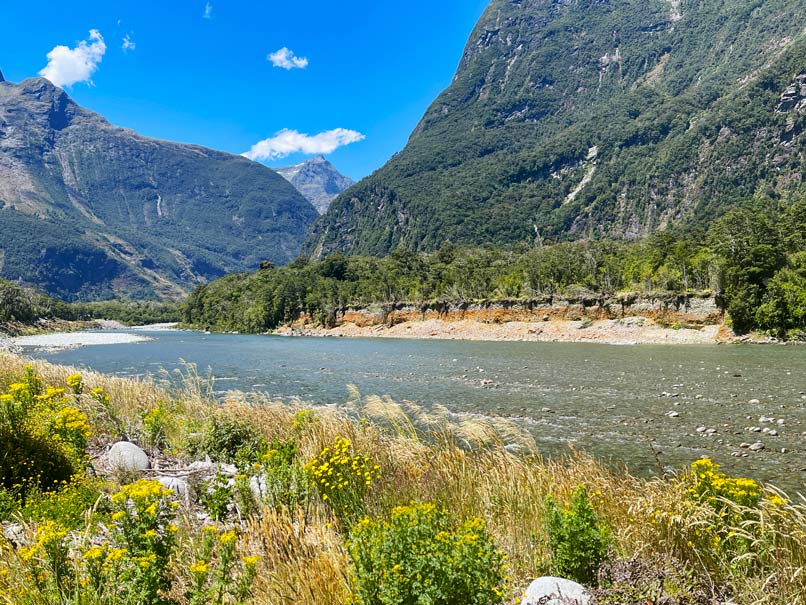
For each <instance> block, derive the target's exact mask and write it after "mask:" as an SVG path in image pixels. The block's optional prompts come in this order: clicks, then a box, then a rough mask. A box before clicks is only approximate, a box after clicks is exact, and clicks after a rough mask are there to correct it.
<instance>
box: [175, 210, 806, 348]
mask: <svg viewBox="0 0 806 605" xmlns="http://www.w3.org/2000/svg"><path fill="white" fill-rule="evenodd" d="M803 233H806V202H803V201H800V202H797V203H794V204H791V205H789V204H773V203H771V202H768V203H763V204H762V203H759V204H748V205H745V206H742V207H738V208H734V209H732V210H730V211H728V212H727V213H726V214H725V215H724V216H722V217H721V218H720V219H718V220H716V221H715V222H714V223H713V224H712V226H711V227H710V229H708V231H695V232H690V233H682V234H674V233H667V232H663V233H657V234H655V235H654V236H652V237H650V238H648V239H646V240H642V241H638V242H633V243H627V242H623V241H612V240H604V241H586V242H565V243H560V244H555V245H543V246H535V247H532V246H517V247H514V248H510V249H503V248H493V249H478V248H466V249H459V248H456V247H454V246H453V245H451V244H445V245H443V246H442V247H441V249H440V250H438V251H437V252H434V253H421V254H414V253H412V252H408V251H407V250H405V249H403V248H397V249H396V250H394V251H393V252H392V253H391V254H389V255H388V256H387V257H385V258H380V259H379V258H372V257H362V256H344V255H342V254H338V253H337V254H333V255H331V256H329V257H328V258H326V259H325V260H323V261H319V262H309V261H307V260H306V259H304V258H301V259H298V260H297V261H295V262H294V263H292V264H291V265H289V266H287V267H283V268H275V267H272V266H265V267H264V269H262V270H261V271H259V272H257V273H255V274H251V275H246V274H236V275H229V276H227V277H224V278H222V279H220V280H216V281H214V282H212V283H210V284H207V285H204V286H200V287H199V288H198V289H197V290H196V291H195V292H194V293H193V294H192V295H191V296H190V297H189V298H188V299H187V301H186V302H185V303H184V306H183V308H182V315H183V321H184V322H185V323H187V324H189V325H192V326H196V327H201V328H207V329H216V330H238V331H242V332H261V331H266V330H270V329H273V328H276V327H278V326H280V325H282V324H285V323H289V322H293V321H295V320H297V319H298V318H299V317H300V316H301V315H302V314H306V315H307V316H308V317H309V318H311V319H312V320H313V321H315V322H318V323H320V324H322V325H331V324H333V322H335V319H336V314H337V312H339V311H341V310H343V309H344V308H346V307H349V306H362V305H372V304H392V303H398V302H407V303H412V304H415V305H416V304H437V305H438V304H439V303H443V302H454V303H462V302H470V301H474V300H507V299H522V300H525V299H534V298H544V297H551V296H554V295H559V294H561V295H570V296H578V297H586V296H587V297H589V298H596V297H598V296H599V295H602V294H611V293H616V292H644V293H655V292H675V293H686V292H710V293H712V294H713V295H714V296H716V297H717V301H718V302H719V304H720V305H721V306H722V307H723V308H724V309H726V310H727V312H728V315H729V318H730V321H731V322H732V325H733V327H734V329H735V330H736V331H737V332H738V333H746V332H748V331H751V330H763V331H766V332H768V333H770V334H774V335H776V336H781V337H785V336H787V335H788V336H791V337H800V336H801V335H802V334H803V333H804V332H806V313H805V312H804V308H806V307H804V305H803V301H804V300H806V256H804V253H805V251H806V242H805V241H804V239H803V237H802V235H801V234H803Z"/></svg>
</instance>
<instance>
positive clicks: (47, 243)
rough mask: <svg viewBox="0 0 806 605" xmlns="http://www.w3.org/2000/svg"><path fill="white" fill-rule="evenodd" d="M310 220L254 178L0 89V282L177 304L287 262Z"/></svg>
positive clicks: (64, 98)
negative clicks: (198, 290) (226, 280)
mask: <svg viewBox="0 0 806 605" xmlns="http://www.w3.org/2000/svg"><path fill="white" fill-rule="evenodd" d="M315 218H316V211H315V210H314V208H313V206H311V204H310V203H309V202H308V201H307V200H305V199H304V198H303V197H302V196H301V195H300V194H299V193H298V192H297V191H296V190H295V189H294V188H293V187H292V186H291V185H290V184H289V183H287V182H286V181H285V180H284V179H283V178H281V177H280V176H279V175H277V174H276V173H274V172H273V171H272V170H270V169H268V168H266V167H265V166H262V165H260V164H257V163H255V162H251V161H249V160H247V159H245V158H242V157H240V156H234V155H230V154H226V153H222V152H218V151H212V150H210V149H205V148H203V147H198V146H194V145H182V144H178V143H170V142H166V141H158V140H154V139H148V138H145V137H142V136H140V135H138V134H136V133H134V132H132V131H130V130H126V129H123V128H118V127H115V126H112V125H111V124H109V123H108V122H107V121H106V120H104V119H103V118H102V117H100V116H99V115H97V114H95V113H92V112H90V111H88V110H86V109H83V108H81V107H79V106H78V105H77V104H76V103H74V102H73V101H72V100H71V99H70V98H69V97H68V95H67V94H66V93H65V92H64V91H63V90H61V89H59V88H56V87H54V86H53V85H52V84H51V83H50V82H48V81H47V80H44V79H41V78H36V79H29V80H25V81H24V82H22V83H20V84H18V85H17V84H12V83H9V82H2V83H0V277H4V278H6V279H10V280H16V281H21V282H25V283H29V284H32V285H35V286H38V287H40V288H43V289H44V290H46V291H47V292H48V293H50V294H53V295H57V296H61V297H64V298H67V299H74V298H94V297H95V298H97V297H107V296H111V295H115V294H127V295H132V296H154V295H158V296H163V297H179V296H182V295H183V294H184V293H186V292H187V291H188V290H189V289H191V288H192V287H193V286H195V285H197V284H198V283H201V282H203V281H206V280H208V279H211V278H215V277H218V276H220V275H223V274H224V273H229V272H233V271H243V270H248V269H252V268H256V267H257V266H258V265H259V264H260V261H262V260H270V261H272V262H274V263H277V264H281V263H285V262H288V261H289V260H291V259H293V258H295V257H296V255H297V254H298V253H299V250H300V246H301V244H302V241H303V238H304V235H305V231H306V229H307V228H308V226H309V225H310V224H311V222H312V221H313V220H314V219H315Z"/></svg>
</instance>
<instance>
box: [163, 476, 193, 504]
mask: <svg viewBox="0 0 806 605" xmlns="http://www.w3.org/2000/svg"><path fill="white" fill-rule="evenodd" d="M157 481H159V482H160V483H161V484H162V485H163V487H167V488H168V489H172V490H173V492H174V494H175V495H176V497H177V498H179V499H180V500H184V502H185V503H189V502H190V484H189V483H188V482H187V481H186V480H185V479H182V478H181V477H169V476H160V477H157Z"/></svg>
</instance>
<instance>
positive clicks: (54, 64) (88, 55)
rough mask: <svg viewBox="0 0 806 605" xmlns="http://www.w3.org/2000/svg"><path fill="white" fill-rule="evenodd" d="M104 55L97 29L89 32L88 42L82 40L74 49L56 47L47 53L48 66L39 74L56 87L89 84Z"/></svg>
mask: <svg viewBox="0 0 806 605" xmlns="http://www.w3.org/2000/svg"><path fill="white" fill-rule="evenodd" d="M104 53H106V43H105V42H104V38H103V36H102V35H101V32H99V31H98V30H97V29H93V30H90V37H89V40H82V41H81V42H79V43H78V45H77V46H76V47H75V48H69V47H67V46H57V47H55V48H54V49H53V50H52V51H50V52H49V53H48V64H47V65H46V66H45V67H44V69H42V71H40V72H39V75H40V76H42V77H43V78H47V79H48V80H50V81H51V82H53V84H54V85H56V86H72V85H73V84H76V83H78V82H90V83H92V81H91V80H90V78H91V77H92V74H94V73H95V72H96V71H97V70H98V64H99V63H100V62H101V60H102V59H103V58H104Z"/></svg>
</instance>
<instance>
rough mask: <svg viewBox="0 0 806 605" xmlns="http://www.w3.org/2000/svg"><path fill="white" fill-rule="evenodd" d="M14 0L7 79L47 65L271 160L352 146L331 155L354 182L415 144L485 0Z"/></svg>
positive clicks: (116, 119) (113, 107) (129, 106)
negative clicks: (43, 0) (412, 138)
mask: <svg viewBox="0 0 806 605" xmlns="http://www.w3.org/2000/svg"><path fill="white" fill-rule="evenodd" d="M4 4H5V5H6V6H4V7H3V11H2V12H3V22H4V23H3V25H4V27H3V36H1V37H0V69H2V71H3V73H4V75H5V77H6V79H7V80H10V81H14V82H18V81H21V80H23V79H25V78H28V77H33V76H36V75H37V74H38V73H40V71H42V70H43V69H47V71H45V72H44V73H45V74H46V75H48V76H49V77H51V79H55V80H62V81H69V80H79V81H77V82H75V83H73V84H72V85H68V84H66V83H65V84H64V88H65V89H66V90H67V91H68V92H69V93H70V94H71V96H72V97H73V98H74V99H75V100H76V101H77V102H78V103H80V104H81V105H84V106H85V107H88V108H90V109H92V110H94V111H97V112H99V113H101V114H102V115H104V116H105V117H106V118H108V119H109V121H111V122H112V123H114V124H118V125H120V126H125V127H128V128H132V129H134V130H137V131H138V132H140V133H142V134H144V135H147V136H153V137H158V138H163V139H169V140H175V141H181V142H187V143H196V144H200V145H205V146H208V147H213V148H215V149H222V150H224V151H229V152H232V153H243V152H247V151H249V150H251V149H252V148H253V146H254V145H256V144H258V143H259V142H260V141H265V142H264V143H263V144H261V145H260V146H259V147H257V148H255V153H254V157H260V158H265V159H264V161H265V162H266V163H267V164H268V165H270V166H273V167H278V166H282V165H287V164H292V163H296V162H298V161H302V160H304V159H305V158H306V157H310V155H306V154H305V153H302V152H293V150H295V149H305V150H308V151H309V152H311V153H313V152H315V151H316V150H321V149H329V148H331V147H333V146H335V145H339V144H341V145H343V146H341V147H338V148H337V149H336V150H335V151H334V152H332V153H331V154H329V155H328V158H329V159H330V160H331V161H332V162H333V163H334V164H335V165H336V166H337V167H338V168H339V169H340V170H341V171H342V172H344V173H345V174H347V175H348V176H350V177H352V178H354V179H357V178H360V177H363V176H365V175H367V174H369V173H370V172H372V171H373V170H375V169H376V168H378V167H380V166H381V165H382V164H383V163H384V162H385V161H386V160H387V159H388V158H389V157H390V156H391V155H392V154H393V153H395V152H396V151H399V150H400V149H402V147H403V146H404V145H405V143H406V140H407V138H408V136H409V134H410V133H411V131H412V129H413V128H414V126H415V125H416V124H417V122H418V120H419V119H420V117H421V116H422V114H423V112H424V111H425V109H426V107H427V106H428V105H429V103H430V102H431V101H432V100H433V99H434V97H435V96H436V95H437V94H439V92H440V91H441V90H443V89H444V88H445V87H446V86H447V85H448V84H449V83H450V81H451V78H452V76H453V73H454V71H455V69H456V66H457V64H458V62H459V58H460V56H461V53H462V50H463V48H464V45H465V43H466V41H467V37H468V35H469V34H470V31H471V30H472V28H473V26H474V24H475V22H476V21H477V20H478V18H479V16H480V15H481V13H482V11H483V10H484V8H485V6H486V4H487V0H441V1H439V2H435V1H434V0H408V1H407V2H382V1H380V2H379V1H378V0H371V1H370V0H343V1H342V2H333V1H332V0H329V1H324V0H311V1H309V2H305V3H302V2H300V3H290V2H279V1H276V0H265V1H261V2H257V1H246V0H210V1H209V2H206V1H205V0H201V1H199V0H163V1H162V2H155V1H152V0H140V1H132V0H123V1H116V2H109V1H108V0H92V1H85V2H80V1H78V2H64V3H55V2H54V3H47V6H43V5H42V4H38V3H31V2H6V3H4ZM93 30H95V32H97V33H91V31H93ZM124 40H128V43H124ZM82 41H83V45H81V42H82ZM124 45H125V46H127V48H123V47H124ZM59 46H62V47H64V48H56V47H59ZM54 49H55V50H54ZM283 49H287V50H283ZM49 53H50V58H49ZM269 55H273V60H270V59H269ZM275 64H276V65H275ZM87 78H89V79H90V80H91V82H84V81H81V80H82V79H83V80H86V79H87ZM281 131H286V132H283V133H282V134H281V135H280V136H279V137H277V136H276V134H277V133H278V132H281ZM320 133H324V134H320ZM303 135H309V137H311V138H306V137H305V136H303ZM316 135H320V136H318V137H317V136H316ZM362 137H363V138H362ZM267 139H268V140H267ZM286 152H291V153H290V154H289V155H287V156H286V157H279V155H281V154H283V153H286Z"/></svg>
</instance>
